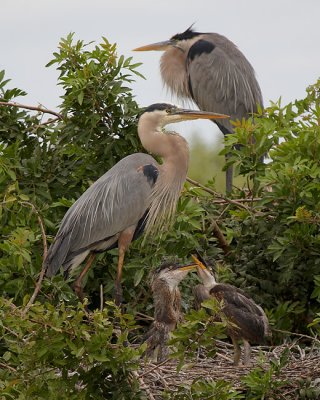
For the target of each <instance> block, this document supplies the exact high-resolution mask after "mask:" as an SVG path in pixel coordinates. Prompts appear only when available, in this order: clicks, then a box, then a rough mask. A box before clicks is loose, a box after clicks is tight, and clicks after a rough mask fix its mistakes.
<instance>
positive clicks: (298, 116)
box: [0, 34, 320, 399]
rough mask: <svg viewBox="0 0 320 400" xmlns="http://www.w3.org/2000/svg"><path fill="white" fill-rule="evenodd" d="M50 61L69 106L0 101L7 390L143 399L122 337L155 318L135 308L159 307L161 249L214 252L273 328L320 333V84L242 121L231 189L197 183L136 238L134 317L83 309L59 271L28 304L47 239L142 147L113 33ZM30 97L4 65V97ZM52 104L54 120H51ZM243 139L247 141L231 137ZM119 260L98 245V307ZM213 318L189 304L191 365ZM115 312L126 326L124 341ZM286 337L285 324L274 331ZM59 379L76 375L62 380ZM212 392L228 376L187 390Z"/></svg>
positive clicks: (91, 282)
mask: <svg viewBox="0 0 320 400" xmlns="http://www.w3.org/2000/svg"><path fill="white" fill-rule="evenodd" d="M52 65H55V66H57V69H58V71H59V74H60V75H59V78H58V84H59V85H61V86H62V88H63V89H64V94H63V96H62V103H61V105H60V109H59V112H51V111H50V110H44V109H42V110H41V108H40V107H37V108H38V110H36V112H30V111H27V110H25V109H21V108H19V107H15V106H9V105H8V106H0V152H1V158H0V219H1V225H0V226H1V228H0V232H1V241H0V291H1V294H2V297H1V299H0V301H1V304H2V309H1V317H2V318H1V323H0V329H1V344H0V356H1V361H0V362H1V367H2V369H1V379H2V380H1V382H2V383H1V385H2V386H1V390H2V391H4V395H3V396H5V397H4V398H8V399H12V398H21V399H23V398H31V397H32V398H39V399H40V398H44V397H48V398H54V397H50V396H54V394H52V395H51V394H50V393H51V392H52V393H55V392H57V393H59V396H60V397H59V398H64V397H63V396H65V398H68V399H69V398H70V399H72V398H86V399H87V398H93V397H94V396H96V397H95V398H103V396H105V395H106V393H109V391H111V390H114V391H115V392H114V393H116V394H117V397H119V398H127V397H126V396H129V394H128V393H131V392H132V393H134V394H135V395H136V396H140V394H139V393H138V391H137V387H136V382H135V379H134V378H133V379H131V375H130V373H131V371H134V370H135V368H136V365H137V359H138V356H139V354H140V350H134V349H131V348H129V347H126V346H125V345H124V342H125V341H126V340H127V338H128V337H129V339H130V340H133V338H134V339H135V340H136V339H137V340H138V341H139V337H140V336H141V334H142V332H143V331H144V330H145V329H146V327H139V328H138V330H137V331H136V327H135V326H134V325H132V324H133V322H132V318H133V317H132V316H133V315H134V316H136V318H138V315H139V314H138V313H139V312H142V313H148V314H149V313H150V314H152V307H153V305H152V302H151V295H150V290H149V288H148V274H149V271H150V270H151V269H152V268H154V267H155V266H157V265H158V264H159V263H160V261H161V259H162V258H163V257H164V256H165V257H173V256H174V257H178V258H179V259H180V260H181V261H182V262H184V261H187V260H189V257H190V254H191V253H192V252H193V251H194V250H195V249H198V250H199V251H200V252H202V253H203V254H204V255H205V256H206V257H207V258H208V259H209V260H211V261H213V262H214V263H215V267H216V270H217V272H218V277H219V280H222V281H228V282H230V283H232V284H235V285H237V286H239V287H242V288H245V290H246V291H247V292H248V293H249V294H250V295H252V297H253V298H254V299H255V300H256V301H257V302H259V303H260V304H261V305H262V306H263V307H264V308H265V309H266V312H267V314H268V316H269V317H270V320H271V322H272V324H273V325H274V327H275V328H278V329H282V330H290V331H294V332H307V333H310V334H319V286H320V283H319V265H320V253H319V244H320V242H319V241H320V235H319V226H320V208H319V207H320V201H319V200H320V164H319V154H320V128H319V119H320V104H319V91H320V81H319V82H317V83H316V84H315V85H313V86H311V87H309V88H308V89H307V95H306V98H305V99H303V100H299V101H295V102H294V103H290V104H288V105H286V106H282V105H281V104H280V102H278V103H272V104H271V106H270V107H269V108H267V109H266V110H265V111H264V115H262V113H261V115H260V116H259V117H257V118H256V120H255V122H254V125H253V124H252V122H244V121H242V122H238V123H236V126H235V134H233V135H229V136H227V138H226V146H225V150H224V152H227V153H229V154H231V157H230V159H229V163H231V164H234V167H235V171H236V173H237V174H238V175H239V176H240V177H241V179H240V181H244V182H245V184H244V185H243V186H242V187H235V188H234V190H233V192H232V194H231V196H230V198H226V197H225V196H224V195H223V194H221V193H217V192H216V188H215V184H214V181H213V180H211V181H209V182H208V183H207V184H206V185H205V186H204V187H203V186H201V185H200V186H199V185H197V184H195V183H187V184H186V185H185V188H184V191H183V193H182V195H181V199H180V201H179V204H178V210H177V216H176V222H175V224H174V226H173V227H172V228H171V229H170V230H168V231H166V232H161V233H159V235H158V236H157V237H153V238H151V237H149V238H148V241H147V242H145V243H144V242H143V240H142V239H140V240H138V241H136V242H134V243H133V244H132V246H131V247H130V250H129V252H128V255H127V257H126V262H125V272H124V277H123V288H124V299H125V302H126V307H125V309H126V311H127V313H128V314H125V315H123V316H121V315H120V314H119V313H118V311H117V310H116V309H114V307H113V306H112V305H111V304H108V306H107V308H106V309H105V310H104V311H103V312H97V311H95V312H94V314H93V316H92V317H88V316H86V315H85V313H84V310H83V307H82V306H81V305H78V302H77V299H76V297H75V295H74V294H73V292H72V290H71V289H70V286H69V281H64V280H63V277H61V276H56V277H54V278H53V279H52V280H46V279H45V280H44V282H43V285H42V289H41V292H40V294H39V296H38V301H39V302H38V303H36V305H34V306H33V307H32V308H31V310H30V311H29V313H24V311H23V310H24V305H25V304H26V302H27V300H28V299H29V298H30V296H31V294H32V292H33V289H34V285H35V282H36V280H37V278H38V274H39V271H40V270H41V265H42V258H43V252H44V248H45V239H47V240H48V242H49V243H50V242H51V241H52V238H53V237H54V235H55V234H56V232H57V228H58V224H59V222H60V221H61V219H62V217H63V215H64V214H65V212H66V210H67V209H68V208H69V207H70V206H71V205H72V204H73V202H74V201H75V200H76V199H77V198H78V197H79V196H80V195H81V194H82V193H83V192H84V191H85V190H86V189H87V187H88V186H89V185H90V184H91V183H92V182H93V181H95V180H96V179H97V178H98V177H99V176H101V175H102V174H103V173H104V172H106V171H107V170H108V169H109V168H110V167H111V166H112V165H114V164H115V163H116V162H117V161H118V160H119V159H120V158H122V157H124V156H126V155H128V154H130V153H133V152H136V151H143V149H141V144H140V143H139V140H138V138H137V134H136V123H137V118H138V114H139V107H138V105H137V104H136V102H135V101H134V98H133V94H132V91H131V89H130V83H131V81H132V79H133V77H134V76H139V75H140V74H139V72H138V71H137V70H136V69H137V67H138V66H139V65H138V64H135V63H133V61H132V59H131V58H129V59H125V57H123V56H120V57H118V55H117V53H116V47H115V45H113V44H110V43H109V42H108V41H107V40H106V39H103V40H102V43H100V44H99V45H96V44H94V43H88V44H85V43H83V42H82V41H81V40H78V41H75V40H74V37H73V35H72V34H70V35H68V37H67V38H66V39H62V40H61V42H60V44H59V48H58V50H57V52H55V53H54V55H53V59H52V61H50V62H49V64H48V66H52ZM24 95H25V92H23V91H22V90H20V89H17V88H9V80H8V79H5V74H4V71H2V72H0V101H2V102H9V103H10V102H12V101H13V100H14V99H15V98H16V97H17V96H24ZM47 114H50V117H51V118H50V119H46V118H44V116H46V115H47ZM235 143H240V144H241V145H242V146H241V147H240V148H239V147H238V146H237V148H234V146H233V145H234V144H235ZM266 154H267V157H268V158H267V162H262V157H263V156H264V155H266ZM212 175H213V172H212ZM42 228H44V230H45V232H46V237H45V236H44V232H43V229H42ZM116 264H117V250H112V251H110V252H108V253H107V254H101V255H99V256H98V257H97V262H96V267H94V268H93V269H92V270H91V271H90V272H89V274H88V277H87V278H86V279H87V282H86V288H85V291H86V293H87V294H88V298H89V307H90V308H91V309H92V310H94V309H96V308H97V307H98V306H100V304H101V303H102V304H103V303H104V301H105V299H111V298H112V296H113V282H114V278H115V271H116ZM106 266H107V267H106ZM196 280H197V278H196V276H195V274H190V276H189V279H188V280H187V279H186V280H185V281H184V282H183V284H182V285H181V287H182V292H183V307H184V310H189V308H190V307H191V303H192V299H191V289H192V286H193V284H195V282H196ZM205 317H206V318H207V316H206V315H205V313H204V312H203V311H200V312H199V313H195V312H191V313H190V314H189V316H188V317H187V320H186V323H185V324H182V326H181V327H180V331H177V332H176V338H174V339H173V342H174V343H175V345H176V346H177V354H176V356H177V357H180V362H181V363H183V361H184V360H183V357H182V356H183V354H184V352H183V348H186V347H187V348H188V346H189V347H190V346H191V347H192V346H193V344H190V342H188V335H190V334H192V335H193V334H194V333H195V332H197V331H199V328H200V331H199V332H201V328H202V332H204V331H203V328H204V327H205V328H208V327H209V324H208V323H207V320H205ZM115 318H117V324H118V323H119V320H120V323H121V324H123V327H122V331H121V332H122V333H121V335H120V336H119V338H117V337H116V333H115V331H116V329H115ZM223 327H224V324H223V323H222V324H221V325H218V324H212V325H211V327H210V328H209V329H208V330H207V331H206V333H203V335H200V336H198V338H199V342H201V341H203V345H205V344H206V343H205V342H209V336H210V335H213V336H215V335H223ZM73 329H74V331H75V332H73V331H72V330H73ZM281 339H282V337H281V336H280V335H274V341H275V342H277V341H280V340H281ZM99 341H100V348H99V347H98V344H97V343H98V342H99ZM46 343H50V346H46ZM101 343H103V345H101ZM51 344H52V346H51ZM195 345H196V344H195ZM191 347H190V348H191ZM192 348H193V347H192ZM112 352H114V353H112ZM212 352H213V353H214V347H213V348H212ZM28 354H29V355H28ZM112 354H114V357H115V358H116V360H115V359H114V357H113V355H112ZM99 356H100V359H98V358H99ZM180 365H182V364H180ZM59 374H60V375H59ZM72 374H73V375H72ZM61 376H62V377H63V378H68V379H63V382H61V380H59V379H58V378H59V377H61ZM99 376H102V377H103V379H100V380H99ZM249 378H250V377H249ZM249 378H248V379H249ZM252 379H253V381H255V382H256V381H257V379H256V378H255V377H253V378H252ZM120 380H121V385H119V381H120ZM249 380H250V379H249ZM253 381H252V382H253ZM130 382H131V383H130ZM248 382H249V381H248ZM250 382H251V381H250ZM252 387H253V386H252ZM201 388H202V389H201ZM209 389H210V390H213V391H214V390H216V391H219V390H220V392H221V393H224V394H223V395H222V394H221V396H225V398H226V399H227V398H232V397H228V396H229V394H230V393H231V392H230V391H229V386H228V384H226V383H225V382H195V383H194V385H193V386H192V387H191V388H187V389H186V388H181V391H179V393H177V396H179V395H181V396H183V395H184V393H185V394H186V393H188V396H195V394H194V393H195V392H197V391H199V390H203V391H206V390H209ZM184 390H186V391H185V392H184ZM190 393H191V394H190ZM228 393H229V394H228ZM1 394H2V393H1ZM108 395H109V394H108ZM234 395H235V396H236V395H238V393H236V392H234ZM81 396H82V397H81ZM90 396H93V397H90ZM99 396H100V397H99ZM121 396H122V397H121ZM226 396H227V397H226ZM230 396H231V394H230ZM136 398H138V397H136ZM177 398H178V397H177ZM192 398H197V397H192ZM221 398H223V397H221ZM238 398H241V397H238Z"/></svg>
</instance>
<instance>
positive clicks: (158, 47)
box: [133, 25, 202, 51]
mask: <svg viewBox="0 0 320 400" xmlns="http://www.w3.org/2000/svg"><path fill="white" fill-rule="evenodd" d="M200 35H202V33H200V32H195V31H194V30H193V29H192V25H191V26H190V27H189V28H188V29H186V30H185V31H184V32H182V33H177V34H175V35H173V36H172V37H171V38H170V39H169V40H164V41H162V42H156V43H151V44H147V45H145V46H141V47H137V48H136V49H133V51H166V50H168V49H170V48H171V47H177V48H179V49H180V50H184V49H185V46H187V48H189V47H190V46H191V45H192V44H193V43H194V42H195V41H196V40H197V39H198V37H199V36H200Z"/></svg>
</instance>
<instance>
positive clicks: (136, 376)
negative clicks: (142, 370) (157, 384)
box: [131, 371, 156, 400]
mask: <svg viewBox="0 0 320 400" xmlns="http://www.w3.org/2000/svg"><path fill="white" fill-rule="evenodd" d="M131 374H132V375H133V376H134V377H135V378H136V379H137V380H138V382H139V383H140V386H141V389H142V390H144V391H145V392H146V394H147V396H148V398H149V399H150V400H156V399H155V397H154V396H153V394H152V393H151V391H150V389H149V387H148V386H147V385H146V383H145V381H144V380H143V379H142V377H141V375H139V374H138V372H137V371H132V372H131Z"/></svg>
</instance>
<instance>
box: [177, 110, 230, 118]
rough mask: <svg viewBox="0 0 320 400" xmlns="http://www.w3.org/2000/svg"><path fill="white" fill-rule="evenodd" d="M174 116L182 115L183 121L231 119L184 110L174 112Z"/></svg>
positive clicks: (203, 112) (198, 111)
mask: <svg viewBox="0 0 320 400" xmlns="http://www.w3.org/2000/svg"><path fill="white" fill-rule="evenodd" d="M172 115H180V116H181V120H190V119H222V118H230V116H229V115H226V114H218V113H214V112H209V111H200V110H187V109H183V108H180V109H179V108H178V109H176V110H175V111H174V112H172Z"/></svg>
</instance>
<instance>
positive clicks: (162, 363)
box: [139, 358, 170, 378]
mask: <svg viewBox="0 0 320 400" xmlns="http://www.w3.org/2000/svg"><path fill="white" fill-rule="evenodd" d="M168 361H170V360H169V358H167V359H166V360H164V361H162V362H161V363H159V364H157V365H155V366H154V367H153V368H150V369H149V370H148V371H145V372H144V373H143V374H140V375H139V377H140V378H142V377H143V376H145V375H148V374H150V372H152V371H154V370H155V369H158V368H159V367H161V366H162V365H164V364H166V363H167V362H168Z"/></svg>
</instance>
